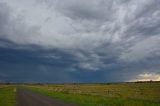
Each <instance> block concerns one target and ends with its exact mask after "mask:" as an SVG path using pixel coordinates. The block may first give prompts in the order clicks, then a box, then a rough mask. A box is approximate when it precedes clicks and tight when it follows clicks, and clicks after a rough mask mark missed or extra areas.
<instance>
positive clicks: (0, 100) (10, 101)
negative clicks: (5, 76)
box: [0, 85, 16, 106]
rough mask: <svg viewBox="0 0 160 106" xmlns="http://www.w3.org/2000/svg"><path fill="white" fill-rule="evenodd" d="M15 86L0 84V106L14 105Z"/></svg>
mask: <svg viewBox="0 0 160 106" xmlns="http://www.w3.org/2000/svg"><path fill="white" fill-rule="evenodd" d="M15 95H16V93H15V87H14V86H6V85H0V106H15V103H16V99H15Z"/></svg>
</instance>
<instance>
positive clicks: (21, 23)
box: [0, 0, 160, 83]
mask: <svg viewBox="0 0 160 106" xmlns="http://www.w3.org/2000/svg"><path fill="white" fill-rule="evenodd" d="M136 80H160V0H0V82H4V81H10V82H63V83H64V82H120V81H136Z"/></svg>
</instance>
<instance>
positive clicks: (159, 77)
mask: <svg viewBox="0 0 160 106" xmlns="http://www.w3.org/2000/svg"><path fill="white" fill-rule="evenodd" d="M150 80H152V81H160V74H156V73H153V72H152V73H150V72H145V73H142V74H139V75H138V76H137V78H135V79H132V80H129V81H150Z"/></svg>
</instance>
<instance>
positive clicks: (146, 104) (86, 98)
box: [0, 82, 160, 106]
mask: <svg viewBox="0 0 160 106" xmlns="http://www.w3.org/2000/svg"><path fill="white" fill-rule="evenodd" d="M19 88H20V90H19ZM23 91H24V92H23ZM17 98H20V99H17ZM19 101H20V102H21V103H20V104H19ZM37 103H38V104H40V106H160V82H141V83H108V84H23V85H21V84H19V85H0V106H16V105H17V106H35V105H34V104H37Z"/></svg>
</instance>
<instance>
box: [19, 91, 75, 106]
mask: <svg viewBox="0 0 160 106" xmlns="http://www.w3.org/2000/svg"><path fill="white" fill-rule="evenodd" d="M17 106H75V105H72V104H66V103H64V102H61V101H59V100H56V99H53V98H49V97H46V96H42V95H40V94H36V93H33V92H31V91H29V90H26V89H24V88H17Z"/></svg>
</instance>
